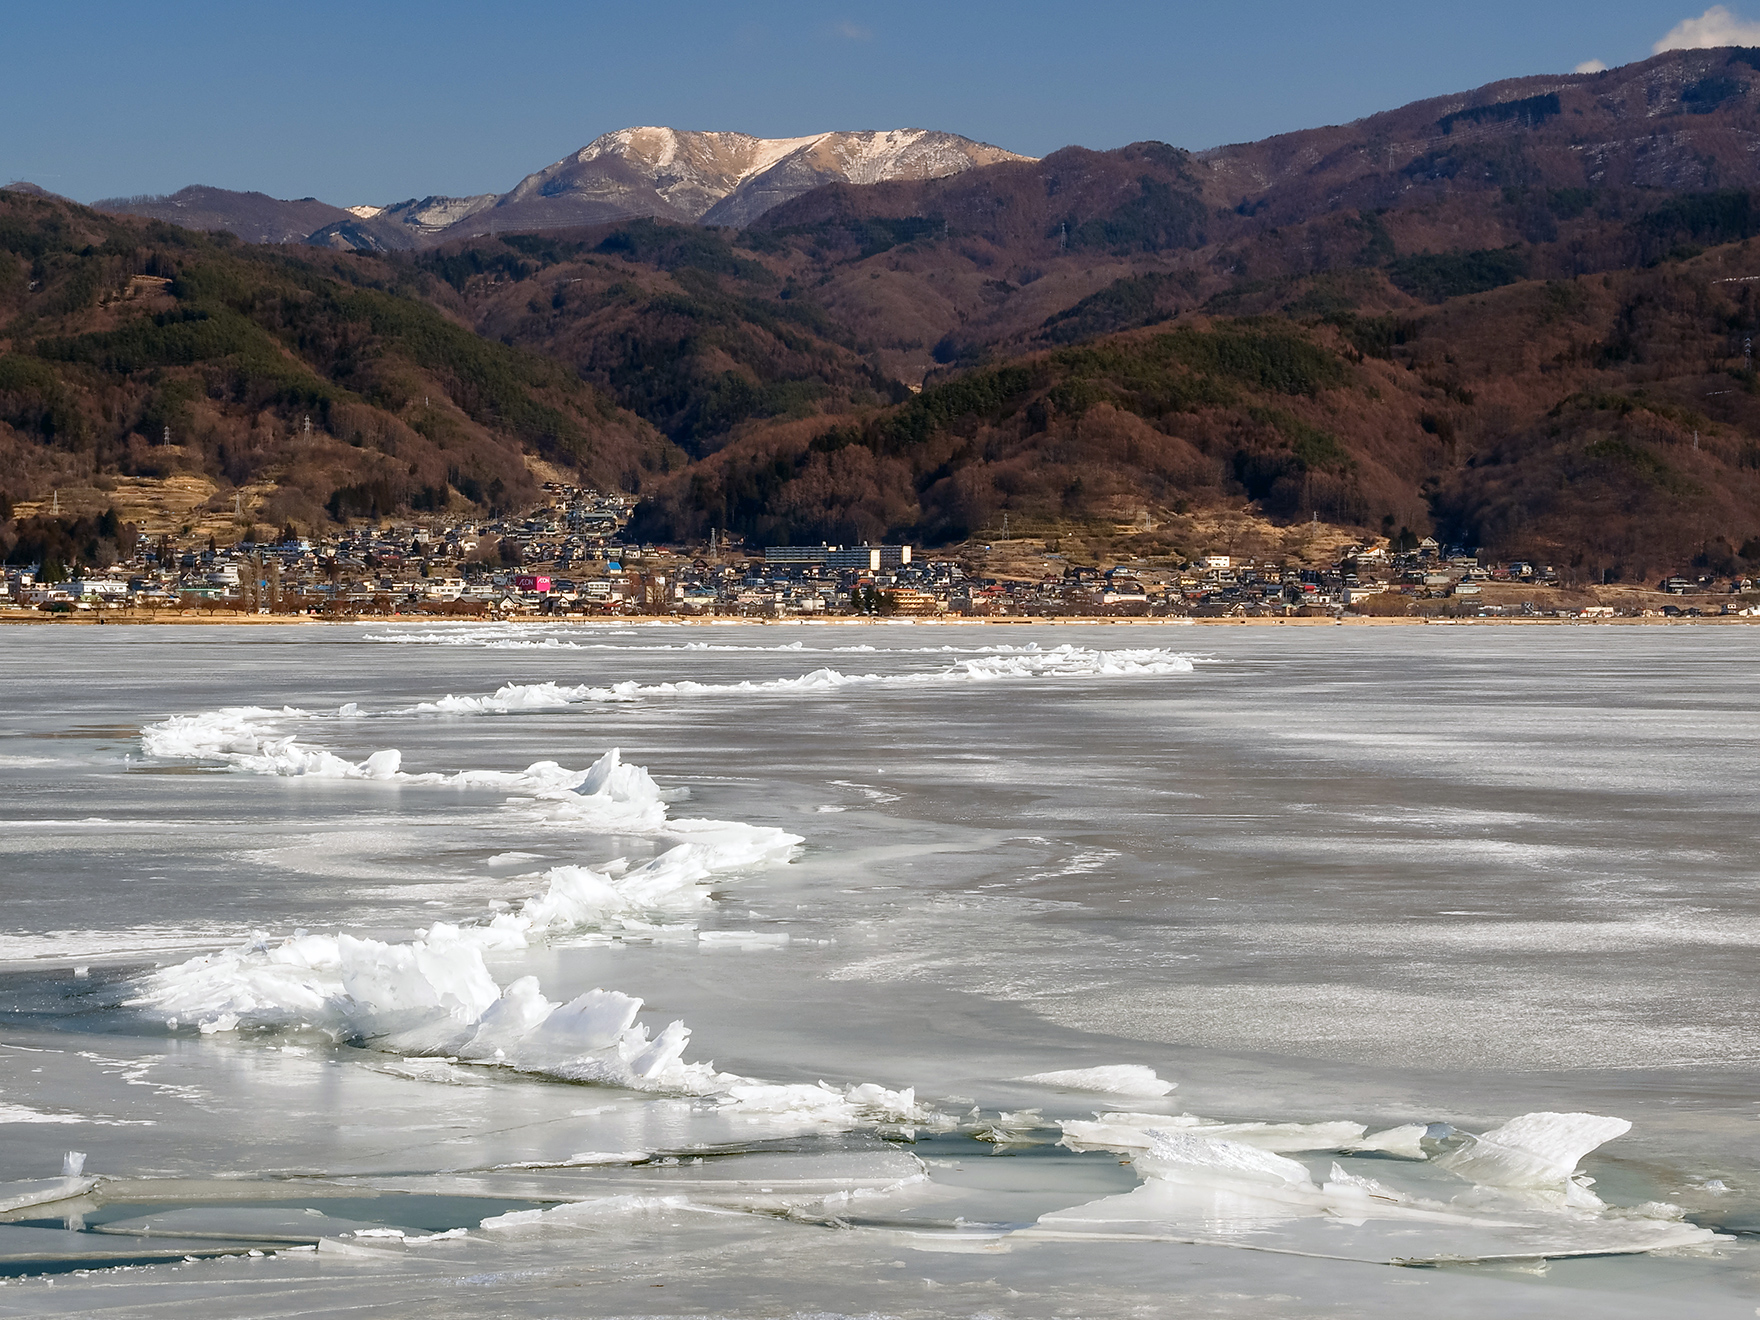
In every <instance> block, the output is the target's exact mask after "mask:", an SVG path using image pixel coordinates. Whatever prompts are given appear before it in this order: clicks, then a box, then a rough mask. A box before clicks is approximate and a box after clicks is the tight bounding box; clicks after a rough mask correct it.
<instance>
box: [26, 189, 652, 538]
mask: <svg viewBox="0 0 1760 1320" xmlns="http://www.w3.org/2000/svg"><path fill="white" fill-rule="evenodd" d="M392 283H393V280H392V272H389V271H386V270H383V269H376V268H375V267H374V266H373V264H372V263H371V261H370V259H362V258H354V257H348V258H332V257H328V256H325V255H322V254H319V253H317V252H310V253H309V254H305V255H296V254H294V253H290V252H288V251H286V250H282V249H273V248H253V247H248V246H245V245H243V244H240V243H237V242H236V241H234V240H231V239H229V238H227V237H225V236H213V237H210V236H203V235H198V234H194V233H191V232H189V231H186V230H183V229H178V228H174V227H172V226H169V225H165V224H160V223H156V222H147V221H128V220H117V219H113V218H110V217H105V216H100V215H98V214H96V213H95V212H92V211H88V210H85V209H84V208H80V207H75V206H72V205H71V204H68V203H64V202H61V201H59V200H52V199H44V198H39V197H32V196H29V195H26V194H23V193H19V192H13V191H7V192H0V454H3V455H4V458H5V474H4V476H3V477H0V487H3V488H4V493H5V494H6V495H8V496H9V497H10V498H11V499H13V500H17V499H22V498H26V497H32V496H35V495H38V494H40V493H43V492H44V491H45V490H46V488H47V487H48V486H50V485H53V484H65V483H67V482H70V481H85V480H88V479H89V478H91V477H92V476H93V475H96V474H104V473H114V474H122V475H144V476H167V475H171V474H173V473H179V472H192V473H201V474H205V475H208V476H210V477H213V478H215V479H216V480H217V481H218V482H220V483H221V485H222V488H223V489H222V491H221V493H220V494H218V495H217V496H216V499H221V500H226V498H227V497H226V495H225V489H227V488H232V487H239V486H243V485H246V484H247V483H263V482H269V483H274V484H275V485H276V487H277V490H276V493H275V496H274V498H273V499H272V501H271V503H270V507H268V508H267V509H266V510H265V512H266V514H267V516H269V517H271V518H274V519H276V520H277V521H281V520H284V519H288V518H293V519H300V520H306V521H310V520H315V519H320V518H325V517H334V516H341V517H346V516H350V515H354V514H364V513H371V512H378V511H384V512H389V511H392V510H394V509H403V508H441V507H446V506H447V505H449V504H459V505H461V506H463V505H466V504H476V505H479V506H482V507H492V506H500V507H511V506H513V505H516V504H518V503H521V502H524V501H527V500H530V499H531V498H532V497H533V495H534V493H535V489H536V484H535V482H534V480H533V477H532V475H531V473H530V471H529V470H528V467H527V464H526V462H525V460H524V457H523V455H525V454H526V453H531V454H535V455H538V456H541V457H543V458H545V459H548V460H550V461H552V462H555V463H557V464H560V465H562V466H563V467H565V468H569V469H574V470H578V471H579V472H580V473H581V474H582V476H583V479H585V480H589V481H594V482H599V483H603V484H607V485H613V486H615V485H628V486H633V485H635V484H636V483H637V482H638V481H639V480H640V477H641V474H642V473H643V472H645V471H650V470H652V471H658V470H661V469H663V468H664V467H665V466H666V465H668V464H669V463H672V462H675V461H677V460H678V459H680V458H682V455H679V454H678V453H677V451H676V450H675V449H674V447H673V446H671V445H670V444H669V443H668V442H666V441H665V440H664V438H663V437H661V436H660V435H659V434H658V433H656V432H655V431H654V430H653V429H652V428H650V427H648V426H647V425H646V424H644V423H643V422H641V421H640V420H639V419H637V418H634V417H632V416H630V415H629V414H628V413H626V412H623V411H622V410H620V409H618V408H617V407H616V406H615V404H614V403H613V402H612V401H611V400H610V399H609V398H608V397H607V396H606V395H605V394H603V393H602V392H600V391H597V390H595V389H593V388H592V387H591V386H589V385H587V384H585V383H584V382H582V381H581V380H580V379H579V378H578V377H577V376H576V375H575V374H574V373H573V372H570V371H568V370H567V369H565V368H563V367H560V366H559V365H557V364H556V363H555V362H553V361H551V360H549V359H547V358H544V357H541V356H538V355H535V354H532V353H530V352H526V351H523V350H520V349H515V348H510V347H508V346H506V345H503V344H499V343H495V342H493V341H489V340H485V339H483V338H481V337H480V336H478V335H477V334H475V333H473V332H472V331H471V330H470V329H468V328H466V327H464V326H461V325H459V324H457V323H455V322H454V321H452V320H450V319H448V317H447V316H446V315H445V314H444V313H442V312H441V311H439V310H438V309H436V308H435V307H433V306H431V305H429V304H427V303H424V302H420V301H417V300H414V299H410V298H407V297H404V296H401V295H399V294H397V293H396V292H395V291H393V289H392V287H391V286H392Z"/></svg>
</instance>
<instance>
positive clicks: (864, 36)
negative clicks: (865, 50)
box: [834, 18, 874, 41]
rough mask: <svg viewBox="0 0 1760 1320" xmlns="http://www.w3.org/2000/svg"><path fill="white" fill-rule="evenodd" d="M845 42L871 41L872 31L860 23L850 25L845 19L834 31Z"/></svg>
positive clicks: (872, 37)
mask: <svg viewBox="0 0 1760 1320" xmlns="http://www.w3.org/2000/svg"><path fill="white" fill-rule="evenodd" d="M834 30H835V31H836V33H837V35H838V36H840V37H842V38H843V39H844V40H845V41H872V40H873V39H874V30H873V29H872V28H865V27H863V26H862V25H861V24H860V23H852V22H850V21H849V20H848V19H847V18H846V19H844V20H843V22H841V23H839V24H838V25H837V27H836V28H835V29H834Z"/></svg>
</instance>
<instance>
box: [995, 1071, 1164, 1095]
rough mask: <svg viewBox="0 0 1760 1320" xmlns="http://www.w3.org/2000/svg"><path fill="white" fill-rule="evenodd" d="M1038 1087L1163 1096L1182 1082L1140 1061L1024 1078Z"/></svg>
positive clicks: (1037, 1074)
mask: <svg viewBox="0 0 1760 1320" xmlns="http://www.w3.org/2000/svg"><path fill="white" fill-rule="evenodd" d="M1020 1080H1021V1081H1023V1082H1032V1083H1033V1084H1035V1085H1037V1086H1056V1087H1061V1088H1063V1089H1065V1090H1071V1091H1106V1092H1110V1093H1111V1094H1113V1095H1137V1096H1162V1095H1166V1094H1167V1093H1168V1092H1169V1091H1172V1090H1173V1089H1174V1088H1175V1087H1177V1086H1178V1085H1179V1083H1178V1082H1164V1081H1162V1080H1161V1078H1159V1077H1157V1076H1156V1075H1155V1070H1154V1069H1153V1068H1147V1067H1144V1066H1143V1065H1142V1064H1140V1063H1114V1064H1106V1065H1104V1066H1102V1067H1099V1068H1067V1069H1064V1070H1062V1071H1060V1072H1042V1073H1033V1074H1032V1075H1031V1076H1027V1077H1022V1078H1020Z"/></svg>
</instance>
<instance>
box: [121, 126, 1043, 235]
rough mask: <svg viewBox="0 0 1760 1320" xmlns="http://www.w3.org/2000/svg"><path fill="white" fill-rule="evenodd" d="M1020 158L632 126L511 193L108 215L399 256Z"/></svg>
mask: <svg viewBox="0 0 1760 1320" xmlns="http://www.w3.org/2000/svg"><path fill="white" fill-rule="evenodd" d="M1025 159H1027V158H1026V157H1023V156H1017V155H1015V154H1014V153H1013V152H1009V151H1004V150H1002V148H1000V147H992V146H989V145H987V144H985V143H982V142H973V141H971V140H970V139H968V138H962V137H959V136H957V135H955V134H952V133H938V132H931V131H929V130H926V129H916V128H912V129H897V130H889V131H875V132H840V133H815V134H812V135H810V136H807V137H799V138H757V137H752V136H751V135H750V134H747V133H715V132H686V131H682V130H677V129H671V128H626V129H621V130H619V131H617V132H614V133H605V134H602V135H600V136H599V137H597V138H595V139H593V141H591V142H589V143H588V144H587V145H586V146H584V147H582V148H581V149H580V150H579V151H577V152H575V153H573V154H572V155H570V156H567V157H565V158H564V159H562V160H560V161H557V162H556V163H555V164H554V165H550V166H548V167H547V168H545V169H542V170H539V171H537V172H536V173H534V174H529V175H527V176H526V177H525V178H524V179H522V180H521V181H520V182H519V183H518V184H516V185H515V186H514V187H513V189H512V190H511V191H509V192H507V193H503V194H495V193H484V194H481V195H478V196H473V197H442V196H431V197H424V198H420V199H411V200H409V201H405V202H397V203H394V204H392V205H389V206H351V207H347V208H343V207H336V206H330V205H328V204H327V203H324V202H319V201H317V200H315V199H313V198H309V197H308V198H304V199H302V200H300V201H297V202H283V201H277V200H276V199H275V198H272V197H267V196H264V195H263V194H262V193H240V192H228V191H227V190H225V189H223V188H208V187H189V188H185V189H183V190H182V191H180V192H176V193H173V194H171V195H170V196H168V197H126V198H111V199H108V200H106V201H102V202H98V203H96V209H98V210H101V211H107V212H110V213H112V214H116V215H139V216H146V217H150V218H152V219H156V220H164V221H167V222H169V223H171V224H176V225H183V226H184V227H186V228H190V229H200V230H225V231H226V232H229V233H233V234H236V235H238V236H239V237H240V238H242V239H244V240H245V241H246V242H249V243H298V242H311V243H314V244H316V245H318V246H320V247H334V248H341V249H344V250H352V251H370V252H398V251H408V250H411V249H416V248H427V247H433V246H435V245H437V244H439V243H442V242H445V241H448V240H452V239H460V238H471V237H476V236H480V235H492V234H496V233H530V232H537V231H542V230H553V229H567V228H578V227H580V226H583V225H596V224H603V223H607V222H615V221H619V220H629V219H635V218H642V217H653V218H659V219H666V220H675V221H681V222H690V221H697V220H702V221H704V222H705V223H709V224H716V225H735V226H738V225H743V224H746V223H748V222H750V221H751V220H753V219H755V218H756V217H757V216H758V215H760V214H762V213H763V212H764V211H765V210H767V209H768V208H769V207H772V206H774V205H776V204H777V203H779V202H782V201H786V200H787V199H788V198H791V197H797V196H799V195H800V194H801V193H803V192H807V191H809V190H811V189H813V188H816V187H818V186H820V185H821V184H823V183H827V182H831V181H835V180H847V181H849V182H854V183H877V182H881V181H884V180H888V179H925V178H939V177H943V176H945V175H949V174H957V173H961V172H963V171H965V170H969V169H972V168H974V167H977V166H983V165H991V164H995V163H997V162H999V161H1016V160H1025Z"/></svg>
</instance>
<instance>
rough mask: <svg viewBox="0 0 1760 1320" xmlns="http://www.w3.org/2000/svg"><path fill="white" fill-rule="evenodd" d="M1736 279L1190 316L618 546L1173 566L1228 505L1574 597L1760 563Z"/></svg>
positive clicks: (883, 419)
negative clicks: (823, 544)
mask: <svg viewBox="0 0 1760 1320" xmlns="http://www.w3.org/2000/svg"><path fill="white" fill-rule="evenodd" d="M1748 269H1749V263H1748V256H1747V253H1746V252H1745V250H1744V247H1743V245H1742V244H1739V243H1738V244H1732V245H1729V246H1727V247H1723V248H1718V249H1714V250H1712V251H1710V252H1706V253H1704V254H1703V255H1701V256H1698V257H1695V258H1691V259H1689V260H1687V261H1685V262H1675V263H1665V264H1664V265H1662V266H1659V267H1656V268H1654V269H1650V270H1638V271H1630V272H1621V273H1619V274H1617V275H1611V276H1607V277H1600V276H1597V277H1594V278H1592V279H1590V278H1584V279H1578V280H1573V281H1550V282H1548V281H1523V282H1518V283H1514V284H1510V285H1507V286H1505V287H1503V288H1500V289H1498V290H1496V291H1494V292H1488V293H1483V294H1474V295H1471V296H1466V297H1460V298H1455V299H1452V300H1449V301H1447V302H1445V303H1443V304H1441V305H1439V306H1437V307H1436V308H1435V309H1434V310H1418V311H1416V313H1415V314H1412V315H1408V316H1395V315H1364V314H1362V313H1360V312H1352V311H1345V310H1332V311H1325V312H1319V313H1318V314H1316V313H1315V312H1309V313H1307V314H1304V315H1296V316H1290V315H1283V316H1258V317H1249V318H1217V317H1204V316H1190V317H1181V318H1180V320H1179V321H1178V322H1177V323H1176V324H1175V325H1174V326H1172V327H1168V328H1164V329H1160V330H1141V331H1135V332H1130V333H1127V334H1124V335H1119V336H1112V337H1109V338H1103V339H1099V340H1095V341H1091V342H1089V343H1085V344H1080V345H1074V346H1071V347H1068V348H1062V349H1055V350H1050V351H1043V352H1039V353H1035V354H1031V355H1029V356H1026V357H1022V358H1016V359H1012V360H1008V361H1004V362H999V363H996V364H994V365H990V366H986V367H983V368H980V369H977V370H974V371H970V372H967V373H965V374H963V375H960V376H958V377H956V378H953V379H950V380H948V381H946V382H945V383H942V384H938V385H932V386H930V387H928V388H926V389H924V390H923V392H922V393H921V394H920V395H917V396H916V397H914V398H912V399H911V400H909V401H908V402H906V403H903V404H901V405H898V406H895V407H892V408H888V409H883V410H878V411H875V410H867V411H863V412H860V413H857V414H855V415H852V416H850V417H848V418H845V419H842V420H838V419H820V420H810V421H798V422H777V423H771V424H768V425H766V426H763V427H760V428H755V429H752V430H749V431H747V432H746V433H744V434H742V435H741V436H740V437H739V438H738V439H736V440H735V441H734V442H733V443H731V444H728V445H726V446H724V447H723V448H721V449H720V450H719V451H717V452H716V453H714V454H713V455H711V456H710V457H708V458H707V459H705V460H704V461H703V462H701V463H698V464H696V465H694V466H692V467H691V468H689V469H688V470H686V471H685V472H683V473H680V474H676V475H675V476H673V477H671V478H668V479H663V480H662V481H661V482H659V483H658V484H656V485H655V486H654V487H653V488H652V489H651V491H650V493H649V498H648V499H646V500H645V501H644V503H643V504H642V505H641V506H640V507H639V508H638V510H637V516H636V521H635V522H634V523H633V524H632V529H631V530H632V534H636V535H641V536H643V537H645V538H649V539H660V538H673V537H685V536H691V535H703V534H706V532H707V531H708V529H709V528H711V527H720V528H724V529H728V530H732V531H735V532H738V533H742V534H744V535H746V536H747V537H749V538H751V539H752V540H753V541H755V542H757V543H759V544H770V543H776V542H779V541H781V542H787V541H819V540H833V541H848V540H854V539H879V538H881V537H906V538H910V539H920V540H926V541H928V542H930V543H936V542H940V541H945V540H959V539H963V538H965V537H968V536H973V535H983V534H985V533H987V532H990V531H991V529H994V528H996V527H998V526H999V525H1000V523H1001V519H1002V516H1003V515H1004V514H1005V513H1006V514H1008V515H1009V517H1010V520H1011V523H1012V525H1013V527H1014V529H1015V530H1016V532H1017V533H1028V534H1031V533H1033V532H1039V533H1044V534H1050V535H1057V534H1059V533H1060V532H1069V531H1072V530H1080V529H1083V528H1087V527H1094V526H1101V527H1110V526H1114V525H1118V524H1130V523H1132V522H1134V521H1137V520H1138V519H1139V518H1140V516H1141V515H1142V514H1145V513H1147V514H1149V515H1150V521H1151V522H1152V523H1153V524H1155V525H1157V526H1159V528H1160V531H1159V532H1156V533H1153V534H1151V533H1149V532H1144V533H1143V534H1142V535H1141V536H1139V537H1138V538H1137V540H1136V541H1134V542H1133V541H1130V540H1128V539H1127V540H1126V541H1125V542H1123V543H1121V544H1119V546H1118V552H1122V551H1123V550H1125V549H1131V548H1134V549H1135V550H1137V551H1139V552H1143V553H1167V552H1168V551H1169V550H1175V551H1178V552H1180V553H1185V554H1191V553H1196V552H1197V550H1199V549H1200V548H1201V547H1199V546H1198V545H1196V544H1193V543H1183V542H1182V541H1181V537H1182V535H1183V534H1184V533H1182V531H1181V528H1182V522H1181V518H1182V515H1184V514H1185V513H1187V512H1188V511H1190V510H1193V509H1197V508H1203V507H1207V506H1211V507H1213V506H1233V507H1237V508H1238V507H1240V506H1241V505H1242V504H1243V503H1246V504H1251V505H1252V506H1253V507H1255V508H1256V509H1257V510H1258V511H1259V512H1261V513H1262V514H1266V515H1269V516H1271V517H1272V518H1274V519H1281V520H1289V521H1292V522H1293V521H1300V520H1304V519H1306V518H1308V517H1310V516H1318V517H1320V518H1323V519H1325V520H1327V521H1329V522H1331V523H1334V524H1344V525H1347V526H1348V525H1355V526H1358V527H1360V528H1362V529H1363V530H1364V532H1365V533H1377V534H1381V535H1392V534H1394V533H1396V532H1397V531H1399V530H1400V529H1402V528H1409V529H1415V531H1416V532H1419V533H1421V532H1424V531H1427V530H1431V529H1434V530H1435V531H1436V532H1437V533H1438V534H1439V535H1441V536H1443V537H1444V538H1445V539H1447V540H1451V541H1456V542H1458V543H1460V544H1465V545H1469V546H1474V547H1478V548H1480V549H1481V551H1482V552H1483V553H1484V554H1486V555H1487V556H1489V557H1493V558H1498V559H1516V558H1522V559H1531V560H1535V561H1537V562H1544V563H1554V564H1557V565H1558V567H1559V568H1560V570H1561V572H1563V573H1564V574H1565V575H1566V577H1567V578H1569V579H1572V580H1575V581H1579V582H1582V581H1591V580H1593V581H1619V580H1628V581H1629V580H1633V579H1641V578H1648V577H1655V576H1659V575H1661V574H1664V573H1673V572H1677V571H1681V570H1683V569H1685V568H1687V567H1688V566H1695V567H1697V568H1699V569H1701V570H1703V571H1710V572H1720V573H1729V572H1740V571H1753V570H1754V569H1755V568H1760V378H1757V377H1756V375H1755V373H1754V371H1753V370H1752V368H1751V366H1750V365H1748V362H1747V360H1746V359H1745V358H1744V356H1743V351H1742V343H1743V340H1744V339H1746V338H1748V337H1750V336H1751V335H1753V334H1754V333H1755V332H1757V331H1760V300H1757V299H1756V296H1755V293H1754V290H1753V286H1752V285H1751V284H1745V283H1741V282H1736V281H1739V280H1740V279H1741V278H1742V277H1741V275H1740V274H1738V273H1739V272H1745V271H1747V270H1748ZM1717 281H1729V282H1726V283H1721V284H1720V283H1717ZM1365 291H1366V290H1365ZM1306 292H1307V293H1309V294H1321V295H1325V296H1327V297H1333V298H1336V294H1337V290H1336V289H1335V288H1333V287H1331V286H1328V285H1327V284H1326V283H1324V282H1318V283H1310V284H1309V286H1308V288H1307V290H1306ZM1384 296H1385V297H1387V298H1389V299H1397V298H1398V297H1399V295H1398V294H1397V292H1396V291H1393V290H1391V289H1389V290H1386V291H1385V294H1384ZM1310 305H1311V306H1313V307H1316V308H1318V307H1320V306H1322V305H1323V299H1322V298H1319V297H1316V298H1314V299H1313V300H1312V302H1311V304H1310ZM1335 306H1336V304H1335ZM1750 556H1751V558H1750Z"/></svg>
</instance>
